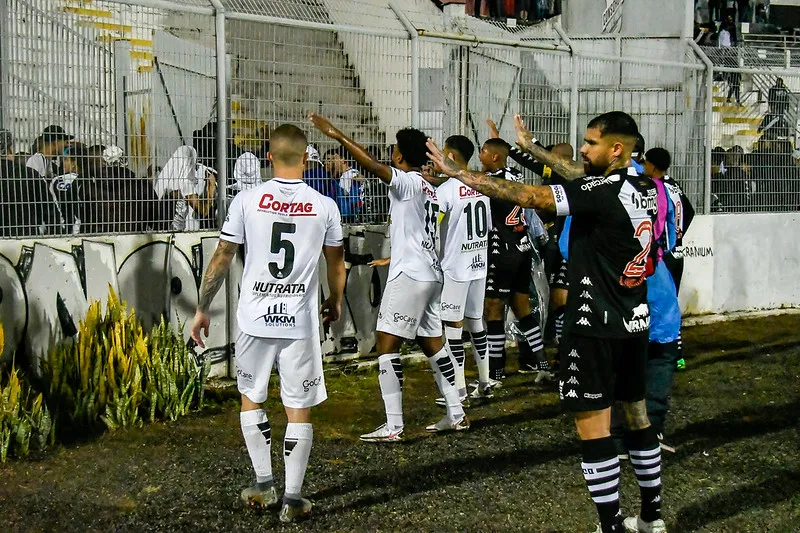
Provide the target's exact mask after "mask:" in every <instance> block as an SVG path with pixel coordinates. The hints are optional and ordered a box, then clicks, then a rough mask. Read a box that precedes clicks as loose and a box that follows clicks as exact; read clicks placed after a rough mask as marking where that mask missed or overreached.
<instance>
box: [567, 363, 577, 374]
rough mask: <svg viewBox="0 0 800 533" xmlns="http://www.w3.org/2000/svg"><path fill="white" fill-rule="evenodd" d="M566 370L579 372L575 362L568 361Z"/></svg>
mask: <svg viewBox="0 0 800 533" xmlns="http://www.w3.org/2000/svg"><path fill="white" fill-rule="evenodd" d="M567 370H572V371H573V372H579V370H578V365H576V364H575V363H570V365H569V366H568V367H567Z"/></svg>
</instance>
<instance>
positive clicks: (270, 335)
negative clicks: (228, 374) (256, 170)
mask: <svg viewBox="0 0 800 533" xmlns="http://www.w3.org/2000/svg"><path fill="white" fill-rule="evenodd" d="M307 145H308V141H307V140H306V136H305V134H304V133H303V132H302V131H301V130H300V129H299V128H297V127H296V126H292V125H289V124H284V125H282V126H280V127H279V128H277V129H276V130H275V131H274V132H273V133H272V136H271V138H270V151H269V154H268V158H269V160H270V161H271V162H272V166H273V169H274V175H275V178H274V179H272V180H270V181H268V182H265V183H262V184H261V185H259V186H258V187H255V188H253V189H250V190H247V191H242V192H240V193H239V194H237V195H236V197H235V198H234V199H233V202H232V203H231V206H230V209H229V210H228V215H227V218H226V219H225V223H224V224H223V226H222V231H221V234H220V240H219V244H218V246H217V250H216V251H215V252H214V256H213V257H212V258H211V262H210V263H209V265H208V268H207V269H206V272H205V275H204V277H203V283H202V286H201V287H200V301H199V303H198V306H197V313H196V315H195V319H194V324H193V326H192V338H193V339H194V340H195V342H197V343H198V344H199V345H200V346H203V340H202V338H201V335H200V334H201V331H203V332H204V333H205V335H206V336H208V327H209V322H210V318H209V315H208V309H209V306H210V305H211V301H212V299H213V298H214V295H215V294H216V293H217V291H218V290H219V288H220V286H221V285H222V283H223V282H224V280H225V277H226V275H227V272H228V269H229V267H230V263H231V261H232V260H233V257H234V255H235V254H236V250H237V249H238V247H239V245H240V244H244V246H245V263H244V274H243V275H242V282H241V294H240V296H239V308H238V311H237V322H238V325H239V329H240V333H239V334H238V336H237V339H236V376H237V378H236V380H237V385H238V388H239V392H241V394H242V411H241V416H240V421H241V426H242V433H243V435H244V440H245V444H246V445H247V451H248V453H249V454H250V459H251V460H252V463H253V470H255V474H256V483H255V484H254V485H253V486H251V487H249V488H246V489H244V490H243V491H242V493H241V499H242V501H243V502H244V503H245V504H248V505H250V506H251V507H254V508H272V507H278V506H279V504H280V500H279V499H278V493H277V491H276V490H275V487H274V485H273V478H272V462H271V459H270V447H271V442H272V439H271V428H270V424H269V421H268V420H267V414H266V412H265V411H264V409H263V407H262V404H263V403H264V402H265V401H266V399H267V385H268V384H269V378H270V374H271V372H272V367H273V366H276V367H277V368H278V371H279V372H280V390H281V400H282V402H283V405H284V407H285V409H286V417H287V419H288V422H289V423H288V425H287V426H286V436H285V439H284V446H283V455H284V462H285V468H286V488H285V491H284V496H283V505H282V507H281V510H280V513H279V515H278V517H279V518H280V520H281V521H283V522H293V521H295V520H297V519H299V518H302V517H304V516H307V515H308V514H310V512H311V502H310V501H308V500H307V499H305V498H303V497H301V494H300V491H301V488H302V485H303V478H304V476H305V472H306V466H307V465H308V457H309V453H310V452H311V441H312V438H313V430H312V427H311V407H313V406H315V405H318V404H320V403H322V402H323V401H325V399H326V398H327V392H326V390H325V376H324V375H323V373H322V352H321V344H320V336H319V330H320V326H319V316H318V311H319V309H320V308H319V305H318V296H317V295H318V293H319V258H320V252H322V254H323V255H324V257H325V261H326V263H327V272H328V285H329V287H330V296H329V297H328V299H327V300H326V301H325V302H324V303H323V304H322V308H321V312H322V315H323V320H324V321H325V322H326V323H327V322H332V321H335V320H337V319H338V318H339V314H340V312H341V305H342V304H341V302H342V294H343V293H344V284H345V267H344V248H343V245H342V224H341V215H340V214H339V210H338V208H337V207H336V203H335V202H334V201H333V200H331V199H330V198H326V197H325V196H323V195H321V194H319V193H318V192H316V191H315V190H314V189H312V188H311V187H309V186H308V185H306V184H305V183H304V182H303V181H302V176H303V170H304V168H305V161H306V158H307V157H308V156H307V155H306V146H307Z"/></svg>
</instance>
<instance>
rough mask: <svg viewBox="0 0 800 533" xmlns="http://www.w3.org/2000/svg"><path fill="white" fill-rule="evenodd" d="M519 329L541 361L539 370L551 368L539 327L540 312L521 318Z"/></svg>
mask: <svg viewBox="0 0 800 533" xmlns="http://www.w3.org/2000/svg"><path fill="white" fill-rule="evenodd" d="M519 329H520V331H522V334H523V335H524V336H525V339H526V340H527V341H528V346H529V347H530V349H531V352H533V357H534V358H535V359H536V361H537V362H538V363H539V370H550V364H549V363H548V362H547V357H545V355H544V339H543V338H542V329H541V328H540V327H539V313H538V312H537V313H531V314H530V315H528V316H524V317H522V318H520V319H519Z"/></svg>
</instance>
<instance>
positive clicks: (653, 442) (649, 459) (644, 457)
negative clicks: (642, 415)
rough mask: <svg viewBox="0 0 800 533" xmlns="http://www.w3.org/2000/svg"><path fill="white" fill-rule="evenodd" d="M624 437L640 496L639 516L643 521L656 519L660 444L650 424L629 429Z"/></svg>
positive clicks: (658, 496)
mask: <svg viewBox="0 0 800 533" xmlns="http://www.w3.org/2000/svg"><path fill="white" fill-rule="evenodd" d="M624 438H625V444H626V446H627V447H628V453H629V455H630V459H631V466H633V471H634V472H635V473H636V481H637V482H638V483H639V492H640V494H641V496H642V509H641V512H640V513H639V516H641V518H642V520H644V521H645V522H652V521H653V520H658V519H660V518H661V444H660V443H659V442H658V437H657V436H656V433H655V429H653V427H652V426H651V427H649V428H647V429H642V430H637V431H629V432H626V433H625V437H624Z"/></svg>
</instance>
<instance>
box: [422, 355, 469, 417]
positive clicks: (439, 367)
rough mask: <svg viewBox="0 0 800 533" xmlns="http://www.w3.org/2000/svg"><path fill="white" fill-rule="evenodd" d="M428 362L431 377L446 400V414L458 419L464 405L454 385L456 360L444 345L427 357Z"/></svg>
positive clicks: (462, 412) (462, 413)
mask: <svg viewBox="0 0 800 533" xmlns="http://www.w3.org/2000/svg"><path fill="white" fill-rule="evenodd" d="M428 362H429V363H430V365H431V368H432V369H433V377H434V379H435V380H436V385H438V386H439V392H441V393H442V396H444V399H445V402H447V415H448V416H449V417H450V419H451V420H460V419H461V418H463V417H464V407H463V406H462V405H461V398H459V396H458V388H457V387H456V368H455V367H456V362H455V360H454V359H453V356H451V355H450V352H449V351H448V350H447V348H446V347H442V349H441V350H439V352H438V353H437V354H436V355H434V356H433V357H429V358H428Z"/></svg>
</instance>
